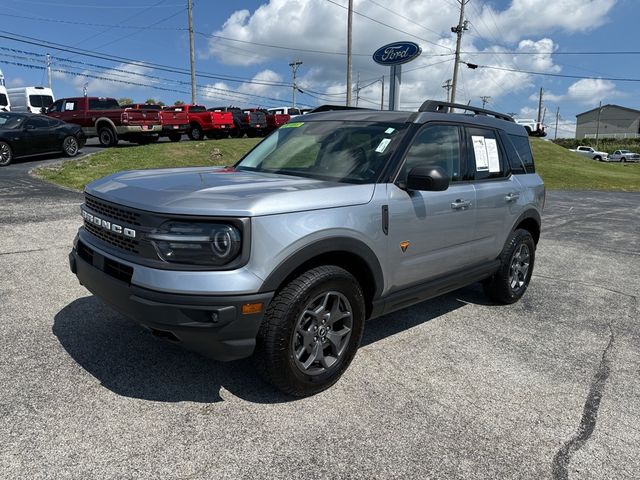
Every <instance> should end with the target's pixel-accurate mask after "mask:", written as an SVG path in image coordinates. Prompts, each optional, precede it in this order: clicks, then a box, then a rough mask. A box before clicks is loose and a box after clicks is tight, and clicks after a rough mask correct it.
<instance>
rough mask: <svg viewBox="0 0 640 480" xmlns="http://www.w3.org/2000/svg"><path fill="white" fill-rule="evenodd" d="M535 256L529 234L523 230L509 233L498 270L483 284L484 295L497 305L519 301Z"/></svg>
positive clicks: (529, 277)
mask: <svg viewBox="0 0 640 480" xmlns="http://www.w3.org/2000/svg"><path fill="white" fill-rule="evenodd" d="M535 254H536V244H535V242H534V241H533V237H532V236H531V233H529V232H528V231H527V230H523V229H518V230H516V231H515V232H511V235H509V238H508V239H507V243H506V244H505V246H504V248H503V249H502V253H501V254H500V268H499V269H498V271H497V272H496V273H495V274H494V275H493V277H491V278H489V279H487V280H485V282H484V291H485V293H486V294H487V295H488V296H489V297H490V298H491V299H493V300H495V301H496V302H499V303H505V304H509V303H515V302H517V301H518V300H520V298H521V297H522V295H524V292H525V291H526V290H527V287H528V286H529V281H530V280H531V275H532V273H533V264H534V260H535Z"/></svg>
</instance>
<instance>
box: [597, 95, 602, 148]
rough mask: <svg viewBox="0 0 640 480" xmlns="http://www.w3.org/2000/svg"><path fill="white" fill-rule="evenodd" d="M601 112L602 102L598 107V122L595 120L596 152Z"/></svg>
mask: <svg viewBox="0 0 640 480" xmlns="http://www.w3.org/2000/svg"><path fill="white" fill-rule="evenodd" d="M601 112H602V100H600V105H598V120H596V150H597V149H598V136H599V134H600V113H601Z"/></svg>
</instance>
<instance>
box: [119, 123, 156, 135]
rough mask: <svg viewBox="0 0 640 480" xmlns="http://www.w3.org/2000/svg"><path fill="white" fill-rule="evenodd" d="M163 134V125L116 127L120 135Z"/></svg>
mask: <svg viewBox="0 0 640 480" xmlns="http://www.w3.org/2000/svg"><path fill="white" fill-rule="evenodd" d="M160 132H162V125H125V126H120V127H116V133H117V134H118V135H128V134H132V133H133V134H145V133H156V134H157V133H160Z"/></svg>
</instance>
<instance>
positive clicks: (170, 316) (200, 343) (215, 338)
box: [69, 247, 273, 361]
mask: <svg viewBox="0 0 640 480" xmlns="http://www.w3.org/2000/svg"><path fill="white" fill-rule="evenodd" d="M89 248H90V247H89ZM108 262H110V263H107V262H105V257H103V256H102V255H101V254H100V253H99V252H97V251H92V256H90V257H87V255H86V253H83V254H82V255H80V254H79V253H78V250H77V247H74V249H73V250H72V251H71V253H70V254H69V264H70V268H71V271H72V272H73V273H74V274H75V275H76V276H77V277H78V280H79V281H80V284H82V285H83V286H84V287H86V288H87V289H88V290H89V291H90V292H91V293H93V294H94V295H95V296H97V297H99V298H100V299H102V300H103V301H104V302H105V303H107V304H109V305H110V306H112V307H113V308H114V309H116V310H117V311H119V312H120V313H122V314H123V315H125V316H126V317H128V318H129V319H131V320H133V321H135V322H137V323H139V324H140V325H142V326H143V327H145V328H147V329H149V330H150V331H151V332H152V333H154V334H155V335H157V336H160V337H164V338H166V339H168V340H171V341H173V342H176V343H179V344H181V345H182V346H184V347H185V348H188V349H190V350H193V351H195V352H198V353H200V354H203V355H205V356H208V357H210V358H213V359H215V360H221V361H229V360H236V359H239V358H244V357H248V356H250V355H251V354H252V353H253V350H254V348H255V344H256V336H257V334H258V330H259V328H260V324H261V323H262V319H263V316H264V311H265V310H266V307H267V305H268V304H269V301H270V300H271V298H272V296H273V293H265V294H251V295H224V296H215V295H208V296H201V295H187V294H176V293H166V292H159V291H153V290H148V289H145V288H142V287H137V286H135V285H132V284H130V283H128V282H127V281H125V280H122V275H123V273H122V271H121V270H118V269H115V270H114V268H113V265H111V264H112V263H113V261H110V260H108ZM123 266H124V265H123ZM249 303H251V304H255V303H262V305H263V307H262V311H261V312H260V313H255V314H247V315H245V314H243V313H242V306H243V305H246V304H249Z"/></svg>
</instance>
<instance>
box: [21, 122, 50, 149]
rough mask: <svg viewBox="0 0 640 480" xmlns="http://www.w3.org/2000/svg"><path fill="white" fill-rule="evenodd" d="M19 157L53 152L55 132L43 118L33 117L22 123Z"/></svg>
mask: <svg viewBox="0 0 640 480" xmlns="http://www.w3.org/2000/svg"><path fill="white" fill-rule="evenodd" d="M22 127H23V129H24V130H23V134H22V138H21V141H20V143H21V145H20V151H21V152H22V153H20V155H33V154H36V153H44V152H50V151H52V150H55V147H53V146H52V145H54V144H55V139H54V137H55V131H54V129H53V128H51V124H50V123H49V119H48V118H47V117H45V116H33V117H29V118H27V120H26V121H25V122H24V125H23V126H22Z"/></svg>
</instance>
